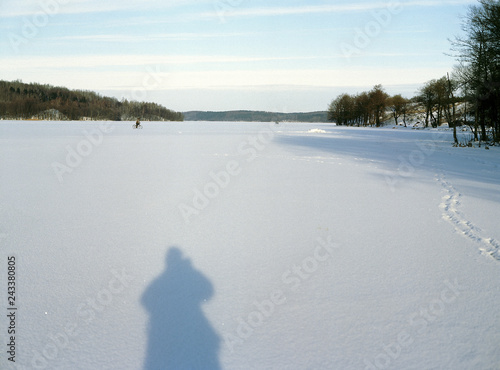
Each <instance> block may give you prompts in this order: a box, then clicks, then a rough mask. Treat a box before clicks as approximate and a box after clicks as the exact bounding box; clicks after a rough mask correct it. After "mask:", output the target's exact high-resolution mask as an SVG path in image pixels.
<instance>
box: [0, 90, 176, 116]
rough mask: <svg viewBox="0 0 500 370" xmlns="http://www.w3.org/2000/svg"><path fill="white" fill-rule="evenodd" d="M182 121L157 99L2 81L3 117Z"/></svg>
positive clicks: (0, 103) (1, 104)
mask: <svg viewBox="0 0 500 370" xmlns="http://www.w3.org/2000/svg"><path fill="white" fill-rule="evenodd" d="M137 117H139V118H140V119H141V120H143V121H182V119H183V117H182V114H181V113H178V112H174V111H172V110H170V109H167V108H165V107H164V106H162V105H160V104H156V103H146V102H137V101H128V100H121V101H119V100H118V99H116V98H110V97H106V96H101V95H99V94H97V93H95V92H92V91H84V90H70V89H67V88H65V87H59V86H51V85H42V84H37V83H29V84H28V83H23V82H22V81H20V80H18V81H0V118H2V119H40V120H112V121H132V120H133V121H135V120H136V119H137Z"/></svg>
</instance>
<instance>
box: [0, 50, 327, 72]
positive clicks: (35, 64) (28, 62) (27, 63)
mask: <svg viewBox="0 0 500 370" xmlns="http://www.w3.org/2000/svg"><path fill="white" fill-rule="evenodd" d="M311 59H324V57H314V56H306V57H302V56H300V57H299V56H298V57H294V56H292V57H249V56H231V55H172V56H166V55H139V54H137V55H135V54H123V55H83V56H49V57H31V58H25V57H14V58H0V65H1V66H2V71H4V72H5V71H19V72H22V71H23V70H28V71H31V70H42V69H56V70H61V69H69V70H74V69H80V68H83V69H87V68H92V69H96V68H101V69H106V68H114V67H124V66H125V67H137V68H143V67H146V66H158V67H161V66H168V65H186V64H206V65H209V64H221V63H246V62H263V61H284V60H311Z"/></svg>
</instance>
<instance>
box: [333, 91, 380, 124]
mask: <svg viewBox="0 0 500 370" xmlns="http://www.w3.org/2000/svg"><path fill="white" fill-rule="evenodd" d="M388 99H389V95H388V94H387V93H386V92H385V91H384V88H383V87H382V86H381V85H376V86H374V87H373V89H372V90H370V91H365V92H362V93H361V94H357V95H349V94H341V95H339V96H338V97H337V98H336V99H335V100H333V101H332V102H331V104H330V106H329V107H328V120H330V121H334V122H336V123H337V125H345V126H368V125H376V126H377V127H378V126H381V124H382V122H383V120H384V115H385V109H386V106H387V102H388Z"/></svg>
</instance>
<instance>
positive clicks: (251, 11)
mask: <svg viewBox="0 0 500 370" xmlns="http://www.w3.org/2000/svg"><path fill="white" fill-rule="evenodd" d="M475 2H476V1H474V0H443V1H431V0H413V1H401V2H394V3H388V2H359V3H350V4H336V5H304V6H285V7H260V8H243V7H239V8H234V9H231V10H230V11H227V12H225V13H224V17H264V16H265V17H269V16H284V15H306V14H321V13H347V12H366V11H371V10H377V9H384V8H387V7H388V6H390V5H395V6H401V7H415V6H419V7H431V6H432V7H434V6H446V5H464V4H472V3H475ZM200 16H202V17H218V16H219V14H217V12H206V13H202V14H201V15H200Z"/></svg>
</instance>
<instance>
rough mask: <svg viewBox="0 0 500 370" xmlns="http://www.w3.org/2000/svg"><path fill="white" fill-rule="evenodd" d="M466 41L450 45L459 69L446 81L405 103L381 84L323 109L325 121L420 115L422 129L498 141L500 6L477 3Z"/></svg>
mask: <svg viewBox="0 0 500 370" xmlns="http://www.w3.org/2000/svg"><path fill="white" fill-rule="evenodd" d="M463 29H464V32H465V34H466V36H465V37H462V38H460V37H459V38H456V40H454V41H452V45H453V46H452V50H454V51H455V52H456V55H455V57H456V58H457V60H458V62H459V65H457V66H456V67H455V69H454V71H453V72H452V74H451V76H450V75H449V74H448V75H446V76H443V77H441V78H439V79H435V80H431V81H428V82H426V83H425V84H424V86H422V88H420V89H419V91H418V92H417V95H415V96H414V97H413V98H411V99H408V98H405V97H403V96H401V95H400V94H398V95H395V96H389V95H388V94H387V93H386V92H385V91H384V89H383V87H382V86H381V85H377V86H375V87H374V88H373V89H372V90H370V91H367V92H362V93H360V94H356V95H349V94H341V95H339V96H338V97H337V98H336V99H334V100H333V101H332V103H331V104H330V106H329V108H328V120H330V121H334V122H336V123H337V124H338V125H357V126H367V125H375V126H381V125H382V124H383V122H384V121H387V120H388V119H390V118H391V117H392V118H393V119H394V121H395V124H396V125H397V124H398V120H399V119H402V122H403V124H404V125H405V126H406V118H407V116H408V115H410V114H414V113H422V114H423V115H424V116H425V127H428V126H429V125H431V126H432V127H438V126H439V125H441V124H442V123H444V122H447V123H448V124H449V126H450V127H452V128H454V139H455V142H456V143H458V140H457V136H456V127H457V126H458V125H463V124H466V125H469V126H470V127H471V128H472V131H473V133H474V140H479V139H481V140H483V141H487V140H492V141H497V142H500V1H493V0H479V5H477V6H471V7H470V9H469V13H468V15H467V17H466V18H465V20H464V23H463Z"/></svg>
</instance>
